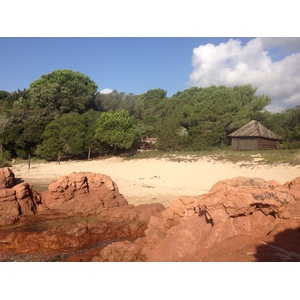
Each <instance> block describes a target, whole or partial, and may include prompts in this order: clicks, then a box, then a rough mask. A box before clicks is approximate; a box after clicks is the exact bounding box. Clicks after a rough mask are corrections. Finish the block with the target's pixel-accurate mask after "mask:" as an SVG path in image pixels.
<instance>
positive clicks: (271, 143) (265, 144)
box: [258, 138, 279, 150]
mask: <svg viewBox="0 0 300 300" xmlns="http://www.w3.org/2000/svg"><path fill="white" fill-rule="evenodd" d="M278 144H279V142H278V141H277V140H270V139H263V138H260V139H258V150H272V149H277V148H278V146H279V145H278Z"/></svg>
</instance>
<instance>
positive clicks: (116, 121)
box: [95, 110, 140, 154]
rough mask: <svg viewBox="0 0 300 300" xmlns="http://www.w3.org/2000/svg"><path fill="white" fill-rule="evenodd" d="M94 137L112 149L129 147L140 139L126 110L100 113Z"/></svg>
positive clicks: (114, 151)
mask: <svg viewBox="0 0 300 300" xmlns="http://www.w3.org/2000/svg"><path fill="white" fill-rule="evenodd" d="M95 138H96V139H97V140H98V141H99V142H100V143H104V144H106V145H108V146H110V147H112V149H113V153H114V154H116V152H117V150H118V149H130V148H131V147H132V146H133V145H135V144H136V143H138V142H139V141H140V135H139V131H138V130H137V129H135V128H134V127H133V124H132V120H131V118H130V115H129V113H128V111H126V110H121V111H120V112H115V113H106V112H104V113H102V114H101V115H100V117H99V118H98V120H97V128H96V131H95Z"/></svg>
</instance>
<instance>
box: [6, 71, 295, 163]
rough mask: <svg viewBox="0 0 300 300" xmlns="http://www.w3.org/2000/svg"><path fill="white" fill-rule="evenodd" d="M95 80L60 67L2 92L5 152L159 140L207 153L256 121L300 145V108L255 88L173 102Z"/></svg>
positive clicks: (78, 150)
mask: <svg viewBox="0 0 300 300" xmlns="http://www.w3.org/2000/svg"><path fill="white" fill-rule="evenodd" d="M97 89H98V87H97V84H96V83H95V82H94V81H92V80H91V79H90V78H89V77H88V76H86V75H84V74H81V73H79V72H73V71H71V70H56V71H53V72H52V73H50V74H46V75H43V76H42V77H41V78H40V79H38V80H36V81H34V82H32V83H31V84H30V87H29V88H28V89H24V90H18V91H15V92H12V93H9V92H7V91H0V155H1V157H0V158H2V159H12V158H16V157H21V158H27V157H28V155H31V156H37V157H40V158H44V159H47V160H55V159H57V156H58V153H59V154H60V155H61V157H62V158H67V157H70V158H73V157H77V158H84V157H89V156H90V155H97V156H98V155H103V154H107V153H113V154H118V153H121V152H124V151H126V150H128V149H137V148H139V145H140V142H141V140H142V139H144V138H145V137H155V138H157V141H158V142H157V148H158V149H160V150H164V151H168V150H189V151H198V150H207V149H211V148H213V147H220V146H222V145H228V144H229V140H228V138H227V135H228V134H229V133H231V132H233V131H234V130H236V129H238V128H239V127H241V126H243V125H245V124H246V123H248V122H249V121H251V120H253V119H255V120H257V121H259V122H260V123H262V124H263V125H264V126H266V127H267V128H269V129H270V130H272V131H274V132H275V133H277V134H278V135H280V136H281V137H282V139H283V140H282V148H285V149H291V148H299V147H300V106H299V107H298V106H297V107H295V108H293V109H288V110H285V111H283V112H280V113H271V112H269V111H267V110H266V109H265V107H266V106H267V105H268V104H269V103H270V102H271V99H270V98H269V96H268V95H256V89H255V88H254V87H252V86H251V85H243V86H235V87H233V88H231V87H225V86H211V87H208V88H198V87H192V88H189V89H186V90H184V91H181V92H178V93H176V94H175V95H173V96H171V97H167V91H165V90H164V89H161V88H157V89H153V90H148V91H145V93H143V94H141V95H134V94H125V93H123V92H118V91H116V90H114V91H113V92H112V93H109V94H101V93H100V92H97Z"/></svg>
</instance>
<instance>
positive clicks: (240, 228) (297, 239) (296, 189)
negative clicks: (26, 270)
mask: <svg viewBox="0 0 300 300" xmlns="http://www.w3.org/2000/svg"><path fill="white" fill-rule="evenodd" d="M0 186H1V188H0V261H7V260H9V261H48V260H50V261H93V262H102V261H127V262H128V261H176V262H177V261H190V262H192V261H300V218H299V217H300V177H298V178H295V179H294V180H292V181H290V182H287V183H286V184H283V185H281V184H279V183H277V182H275V181H265V180H263V179H259V178H244V177H238V178H234V179H230V180H223V181H220V182H218V183H216V184H215V185H214V186H213V187H212V188H211V190H210V191H209V192H208V193H207V194H204V195H201V196H199V197H181V198H179V199H177V200H175V201H173V202H172V203H171V204H170V206H169V207H168V208H164V207H163V205H162V204H159V203H155V204H148V205H139V206H134V205H128V204H127V201H126V199H124V197H123V196H122V195H121V194H120V193H119V191H118V187H117V185H116V184H115V183H114V182H113V181H112V180H111V179H110V178H109V177H108V176H106V175H102V174H94V173H72V174H70V175H68V176H63V177H60V178H58V179H57V180H55V181H53V182H52V183H51V184H50V185H49V188H48V191H46V192H44V193H42V195H39V194H38V193H36V192H34V191H32V190H31V188H30V186H29V185H28V184H27V183H20V184H17V185H14V174H13V173H12V172H11V171H10V169H8V168H3V169H1V172H0ZM4 225H6V226H4Z"/></svg>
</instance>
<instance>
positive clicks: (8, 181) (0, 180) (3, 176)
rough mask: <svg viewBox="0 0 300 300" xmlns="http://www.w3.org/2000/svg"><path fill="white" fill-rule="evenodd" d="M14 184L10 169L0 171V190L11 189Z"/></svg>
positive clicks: (13, 176)
mask: <svg viewBox="0 0 300 300" xmlns="http://www.w3.org/2000/svg"><path fill="white" fill-rule="evenodd" d="M14 183H15V174H14V173H13V172H12V170H11V169H10V168H7V167H5V168H2V169H0V189H5V188H11V187H13V186H14Z"/></svg>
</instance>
